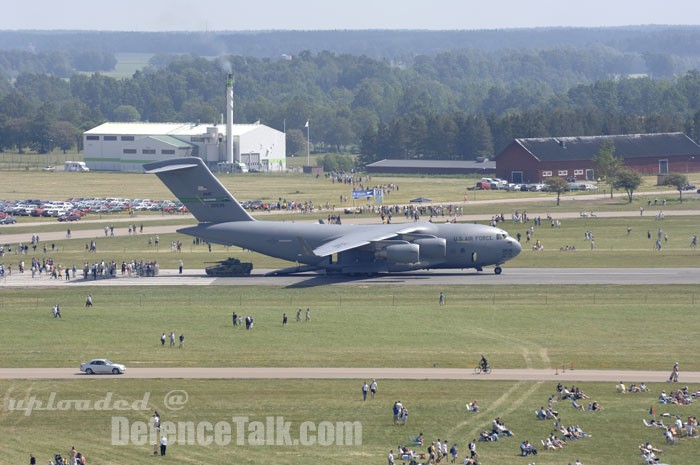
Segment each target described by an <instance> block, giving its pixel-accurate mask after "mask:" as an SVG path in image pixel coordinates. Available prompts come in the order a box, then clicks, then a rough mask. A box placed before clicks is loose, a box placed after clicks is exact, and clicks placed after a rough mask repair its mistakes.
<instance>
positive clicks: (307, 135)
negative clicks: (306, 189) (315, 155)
mask: <svg viewBox="0 0 700 465" xmlns="http://www.w3.org/2000/svg"><path fill="white" fill-rule="evenodd" d="M310 154H311V140H310V139H309V120H306V166H311V163H310V162H309V156H310Z"/></svg>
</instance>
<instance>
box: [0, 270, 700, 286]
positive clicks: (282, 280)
mask: <svg viewBox="0 0 700 465" xmlns="http://www.w3.org/2000/svg"><path fill="white" fill-rule="evenodd" d="M270 271H273V270H255V272H254V274H252V275H251V276H247V277H238V278H213V277H209V276H207V275H206V274H205V272H204V270H203V269H202V270H188V271H187V272H186V273H185V274H182V275H181V274H179V273H178V270H171V269H167V270H160V273H159V275H158V276H155V277H148V278H144V277H133V276H132V277H129V276H126V275H121V274H119V275H118V276H117V277H114V278H105V279H97V280H93V279H92V278H89V279H82V278H78V279H74V280H68V281H65V280H56V279H51V278H49V277H48V276H46V275H38V274H37V275H36V277H34V278H32V276H31V273H30V272H27V271H25V272H24V273H23V274H20V273H18V272H17V271H14V272H13V274H12V275H11V276H5V277H3V278H0V287H8V288H9V287H13V288H25V287H26V288H37V287H62V288H66V287H85V286H276V287H312V286H321V285H331V286H348V285H355V286H358V285H362V286H382V285H411V286H416V285H417V286H421V285H424V286H435V285H460V286H469V285H494V286H503V285H530V286H534V285H564V284H577V285H586V284H617V285H650V286H652V285H653V286H664V285H669V284H686V285H688V284H690V285H698V284H700V269H698V268H641V269H635V268H508V267H504V268H503V273H502V274H501V275H496V274H494V273H493V270H492V269H490V268H487V269H484V271H482V272H476V271H474V270H464V271H461V270H433V271H422V272H409V273H396V274H390V275H379V276H375V277H355V278H353V277H347V276H334V275H331V276H327V275H323V274H315V273H305V274H300V275H294V276H265V274H266V273H267V272H270Z"/></svg>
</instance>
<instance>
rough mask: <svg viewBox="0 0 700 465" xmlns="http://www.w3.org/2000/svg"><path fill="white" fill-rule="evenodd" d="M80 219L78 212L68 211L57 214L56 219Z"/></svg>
mask: <svg viewBox="0 0 700 465" xmlns="http://www.w3.org/2000/svg"><path fill="white" fill-rule="evenodd" d="M79 219H80V214H78V213H69V214H67V215H63V216H59V217H58V221H78V220H79Z"/></svg>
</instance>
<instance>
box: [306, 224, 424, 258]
mask: <svg viewBox="0 0 700 465" xmlns="http://www.w3.org/2000/svg"><path fill="white" fill-rule="evenodd" d="M425 229H426V228H425V227H424V226H423V225H418V224H415V225H406V224H395V225H386V226H380V225H376V226H371V227H367V228H362V229H360V230H358V231H354V232H351V233H349V234H344V235H343V236H341V237H339V238H337V239H333V240H332V241H329V242H326V243H325V244H323V245H321V246H319V247H316V248H315V249H314V250H313V253H314V255H316V256H318V257H327V256H328V255H333V254H334V253H340V252H345V251H346V250H351V249H355V248H357V247H362V246H363V245H367V244H371V243H373V242H381V241H385V240H387V239H392V238H394V237H396V236H399V235H401V234H413V233H421V232H423V231H424V230H425Z"/></svg>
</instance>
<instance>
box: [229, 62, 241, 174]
mask: <svg viewBox="0 0 700 465" xmlns="http://www.w3.org/2000/svg"><path fill="white" fill-rule="evenodd" d="M226 161H227V162H229V163H233V162H234V161H240V160H234V159H233V74H228V75H227V76H226Z"/></svg>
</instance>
